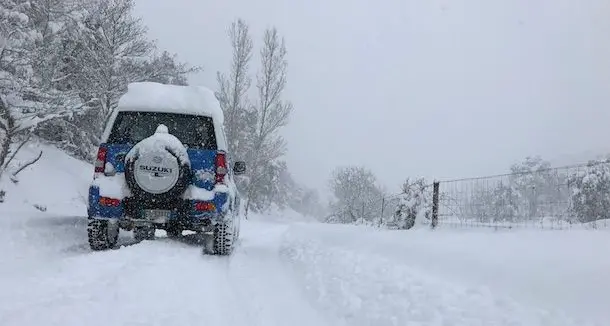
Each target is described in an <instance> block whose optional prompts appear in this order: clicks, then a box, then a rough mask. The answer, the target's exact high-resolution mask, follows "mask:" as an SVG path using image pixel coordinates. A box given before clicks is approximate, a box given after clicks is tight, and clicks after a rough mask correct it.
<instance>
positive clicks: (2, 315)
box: [0, 222, 325, 326]
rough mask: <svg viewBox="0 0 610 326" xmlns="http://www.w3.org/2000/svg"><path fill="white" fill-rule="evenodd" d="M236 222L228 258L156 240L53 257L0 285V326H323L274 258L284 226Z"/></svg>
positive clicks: (180, 243)
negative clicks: (237, 238)
mask: <svg viewBox="0 0 610 326" xmlns="http://www.w3.org/2000/svg"><path fill="white" fill-rule="evenodd" d="M60 224H61V223H60ZM242 226H243V229H242V232H241V234H242V238H243V240H242V244H241V245H240V246H238V247H237V248H236V250H235V252H234V254H233V255H232V256H230V257H219V256H205V255H202V254H201V248H200V246H193V245H190V244H188V243H184V242H177V241H171V240H168V239H163V238H161V239H157V240H155V241H144V242H142V243H139V244H136V245H133V246H127V247H123V248H121V249H118V250H109V251H104V252H91V253H89V254H79V255H69V256H66V255H57V256H56V257H54V258H56V259H61V260H60V261H56V262H55V263H54V264H53V265H52V266H46V267H44V268H42V269H41V271H42V270H44V273H43V272H39V273H36V274H32V275H29V276H28V277H24V278H21V279H20V278H18V277H16V278H13V279H12V281H13V282H15V283H21V284H15V286H12V287H8V288H6V289H3V290H4V291H3V293H2V295H0V325H3V326H12V325H19V326H29V325H42V324H53V325H66V326H71V325H90V326H96V325H104V326H106V325H115V326H118V325H164V326H168V325H180V326H184V325H201V324H205V325H236V326H239V325H248V326H255V325H282V326H284V325H308V326H310V325H321V326H322V325H325V323H324V320H322V319H320V318H319V316H318V315H317V312H316V311H315V310H314V309H313V308H311V307H310V306H309V305H308V302H307V301H306V300H305V299H304V298H302V297H301V296H300V295H299V293H300V291H299V290H300V289H299V287H298V284H294V283H293V282H292V278H291V277H289V276H288V275H286V272H287V270H286V269H285V268H284V267H283V266H282V264H281V262H280V261H279V257H278V248H279V241H280V237H281V234H282V233H283V231H284V228H285V227H284V226H278V225H272V224H270V225H266V224H265V225H259V224H257V223H256V222H252V223H243V224H242ZM83 232H84V230H83ZM77 245H78V244H76V243H75V244H72V246H77Z"/></svg>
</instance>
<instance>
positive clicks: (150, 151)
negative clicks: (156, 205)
mask: <svg viewBox="0 0 610 326" xmlns="http://www.w3.org/2000/svg"><path fill="white" fill-rule="evenodd" d="M125 161H126V162H125V163H126V170H125V173H126V174H131V175H129V176H128V175H126V177H127V178H128V184H129V179H131V182H135V184H136V185H137V187H138V188H140V189H141V190H142V191H144V192H146V193H148V194H152V195H159V194H165V193H168V192H170V191H171V190H172V189H174V188H176V187H177V184H178V183H179V182H180V181H181V180H180V179H181V178H185V175H184V171H183V170H184V168H187V170H190V161H189V159H188V154H187V151H186V148H185V147H184V145H183V144H182V143H181V142H180V140H178V138H176V137H175V136H173V135H171V134H169V133H168V132H167V127H165V126H164V125H160V126H159V127H158V128H157V131H156V132H155V134H153V135H152V136H150V137H148V138H145V139H143V140H142V141H140V142H139V143H137V144H136V145H135V146H134V147H133V148H132V149H131V150H130V151H129V153H127V155H126V156H125ZM128 166H129V168H128ZM182 181H184V180H182ZM182 183H184V182H182ZM130 188H133V187H130ZM177 188H183V187H177ZM132 190H136V189H132ZM176 190H177V189H176Z"/></svg>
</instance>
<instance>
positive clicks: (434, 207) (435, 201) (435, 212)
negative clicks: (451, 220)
mask: <svg viewBox="0 0 610 326" xmlns="http://www.w3.org/2000/svg"><path fill="white" fill-rule="evenodd" d="M439 186H440V182H438V181H434V184H433V187H432V223H431V226H432V228H433V229H434V228H436V226H437V225H438V193H439Z"/></svg>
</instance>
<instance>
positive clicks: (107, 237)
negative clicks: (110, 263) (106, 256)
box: [87, 220, 119, 251]
mask: <svg viewBox="0 0 610 326" xmlns="http://www.w3.org/2000/svg"><path fill="white" fill-rule="evenodd" d="M87 236H88V238H89V247H90V248H91V249H92V250H95V251H99V250H106V249H111V248H113V247H114V246H115V245H116V243H117V241H118V239H119V226H118V224H117V225H114V224H111V223H108V221H106V220H89V223H88V225H87Z"/></svg>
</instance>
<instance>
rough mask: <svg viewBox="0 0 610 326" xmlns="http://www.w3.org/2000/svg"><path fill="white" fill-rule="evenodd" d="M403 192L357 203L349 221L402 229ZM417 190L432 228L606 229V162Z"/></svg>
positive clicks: (609, 195) (609, 223)
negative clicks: (358, 205)
mask: <svg viewBox="0 0 610 326" xmlns="http://www.w3.org/2000/svg"><path fill="white" fill-rule="evenodd" d="M435 185H436V187H435ZM406 188H408V187H406ZM406 188H405V189H406ZM411 190H413V189H411ZM408 192H409V191H407V190H403V192H401V193H399V194H394V195H388V196H380V197H378V198H371V199H369V200H367V201H362V203H361V206H360V207H358V209H357V210H356V211H354V212H350V213H349V214H348V216H350V218H351V219H352V221H350V222H353V223H356V224H370V225H374V226H383V227H388V228H399V229H400V228H405V227H403V225H401V223H402V222H403V221H404V214H403V213H404V209H405V207H406V206H409V205H411V204H412V203H413V198H412V197H413V193H408ZM416 192H418V195H419V197H417V196H415V197H417V198H421V201H420V202H418V210H419V211H420V212H419V213H422V212H423V214H421V215H419V216H424V217H423V218H424V221H428V223H429V224H431V225H433V226H434V227H443V228H493V229H513V228H537V229H549V230H570V229H610V162H608V161H595V162H590V163H587V164H578V165H571V166H564V167H557V168H544V169H537V170H535V171H525V172H516V173H508V174H502V175H494V176H486V177H476V178H464V179H454V180H445V181H440V182H434V183H430V184H425V185H423V186H421V187H420V188H419V189H417V191H416ZM406 197H408V198H406ZM409 203H411V204H409ZM401 214H402V215H401ZM407 228H408V227H407Z"/></svg>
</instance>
